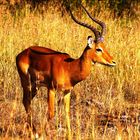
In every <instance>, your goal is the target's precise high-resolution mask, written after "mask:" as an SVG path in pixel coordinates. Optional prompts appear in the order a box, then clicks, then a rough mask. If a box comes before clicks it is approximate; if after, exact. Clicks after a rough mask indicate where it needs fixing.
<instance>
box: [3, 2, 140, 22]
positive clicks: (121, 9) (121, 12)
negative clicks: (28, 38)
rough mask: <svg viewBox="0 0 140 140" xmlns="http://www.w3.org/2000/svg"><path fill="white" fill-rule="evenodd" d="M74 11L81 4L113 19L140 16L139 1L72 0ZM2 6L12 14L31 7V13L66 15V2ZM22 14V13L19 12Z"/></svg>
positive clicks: (6, 4)
mask: <svg viewBox="0 0 140 140" xmlns="http://www.w3.org/2000/svg"><path fill="white" fill-rule="evenodd" d="M70 2H71V4H72V7H73V9H75V10H76V9H77V7H79V5H80V3H83V4H84V5H86V7H89V8H90V9H91V11H93V12H94V15H98V14H100V13H103V12H104V10H109V11H110V15H111V16H112V17H113V18H124V17H125V18H133V19H135V18H136V19H137V18H138V17H139V15H140V1H139V0H70ZM0 5H5V7H6V8H7V9H8V10H9V9H10V12H11V14H15V13H16V12H17V11H20V10H22V9H23V8H24V7H25V6H27V5H28V6H29V7H30V10H31V12H39V13H42V14H43V13H44V12H46V11H47V9H48V7H53V8H54V9H56V8H57V10H58V11H60V12H61V14H62V16H64V15H65V14H66V0H1V2H0ZM19 13H20V12H19Z"/></svg>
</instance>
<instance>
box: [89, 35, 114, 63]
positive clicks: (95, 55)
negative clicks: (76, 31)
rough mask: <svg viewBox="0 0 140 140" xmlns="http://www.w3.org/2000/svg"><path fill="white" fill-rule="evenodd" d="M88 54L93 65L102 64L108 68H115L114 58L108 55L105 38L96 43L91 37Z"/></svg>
mask: <svg viewBox="0 0 140 140" xmlns="http://www.w3.org/2000/svg"><path fill="white" fill-rule="evenodd" d="M87 45H88V47H89V48H90V49H89V51H88V53H89V56H90V58H91V60H92V61H93V63H96V62H97V63H101V64H104V65H107V66H115V65H116V63H115V61H114V60H113V57H112V56H111V55H110V54H109V53H108V51H107V50H106V48H105V45H104V43H103V38H102V39H101V40H100V41H98V42H96V41H95V40H94V39H93V38H92V37H91V36H89V37H88V43H87Z"/></svg>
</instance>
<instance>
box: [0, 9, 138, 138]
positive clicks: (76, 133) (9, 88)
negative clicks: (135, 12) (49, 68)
mask: <svg viewBox="0 0 140 140" xmlns="http://www.w3.org/2000/svg"><path fill="white" fill-rule="evenodd" d="M22 12H23V15H22V14H21V17H17V18H16V17H12V16H11V15H10V13H9V12H5V11H4V10H2V11H1V12H0V13H1V14H0V17H1V18H0V139H6V140H7V139H8V140H9V139H29V137H28V136H29V131H28V130H27V129H26V127H25V125H24V123H25V120H26V113H25V110H24V107H23V105H22V89H21V86H20V81H19V77H18V73H17V70H16V65H15V57H16V55H17V54H18V53H19V52H21V51H22V50H23V49H25V48H27V47H29V46H31V45H40V46H46V47H49V48H52V49H55V50H59V51H62V52H67V53H69V54H70V55H71V56H72V57H74V58H78V57H79V56H80V55H81V53H82V51H83V50H84V47H85V46H86V39H87V36H88V35H92V33H91V32H90V31H89V30H87V29H85V28H83V27H79V26H78V25H76V24H75V23H74V22H73V21H72V20H71V18H70V17H69V16H67V15H66V16H65V17H61V16H60V14H59V13H58V12H54V13H53V12H51V13H49V12H50V11H48V12H47V13H46V14H44V16H43V17H42V16H41V15H36V14H33V13H30V12H29V9H28V7H26V9H24V11H22ZM106 14H107V13H106ZM98 18H100V19H102V20H103V21H105V22H106V24H107V35H106V45H107V48H108V49H109V52H110V54H112V55H113V56H114V58H115V60H116V61H117V65H116V67H114V68H108V67H105V66H101V65H95V67H93V69H92V73H91V75H90V76H89V77H87V79H86V80H85V81H83V82H81V83H80V84H78V85H76V86H75V88H74V91H73V92H72V99H71V126H72V136H73V140H75V139H76V140H80V139H82V140H92V139H106V140H107V139H116V140H119V139H126V140H127V139H129V140H131V139H136V140H137V139H138V138H139V137H140V125H139V123H140V88H139V86H140V39H139V38H140V27H139V22H138V21H135V22H131V21H127V22H126V20H113V19H112V18H111V17H108V18H105V15H99V17H98ZM82 19H83V20H85V19H87V18H86V17H83V18H82ZM86 21H87V20H86ZM58 98H59V97H58ZM56 104H57V102H56ZM32 107H33V121H34V122H35V124H36V126H37V129H38V131H39V132H40V134H41V138H42V139H52V138H53V139H65V138H66V130H65V121H64V111H63V105H60V107H59V106H56V117H55V118H54V119H53V120H52V121H51V123H48V121H47V119H46V114H47V90H46V89H45V88H41V89H39V90H38V95H37V97H36V98H34V100H33V103H32ZM123 117H124V118H123ZM125 118H126V119H125Z"/></svg>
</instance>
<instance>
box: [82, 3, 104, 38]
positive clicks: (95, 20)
mask: <svg viewBox="0 0 140 140" xmlns="http://www.w3.org/2000/svg"><path fill="white" fill-rule="evenodd" d="M81 7H82V8H83V9H84V10H85V12H86V13H87V15H88V16H89V17H90V18H91V19H92V20H93V21H94V22H96V23H97V24H99V25H100V26H101V27H102V31H101V36H100V37H104V36H105V34H106V25H105V23H104V22H102V21H100V20H98V19H96V18H94V17H92V16H91V15H90V13H89V12H88V11H87V10H86V8H85V7H84V6H83V5H82V4H81Z"/></svg>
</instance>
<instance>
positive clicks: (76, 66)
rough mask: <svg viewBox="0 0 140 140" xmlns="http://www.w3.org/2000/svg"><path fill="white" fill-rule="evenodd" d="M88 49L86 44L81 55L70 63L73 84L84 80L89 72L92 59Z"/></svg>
mask: <svg viewBox="0 0 140 140" xmlns="http://www.w3.org/2000/svg"><path fill="white" fill-rule="evenodd" d="M89 49H90V48H89V47H88V46H87V47H86V48H85V50H84V52H83V53H82V55H81V57H80V58H78V59H76V60H75V61H74V62H73V63H71V72H72V73H71V80H72V83H73V84H76V83H78V82H80V81H82V80H84V79H85V78H86V77H87V76H88V75H89V74H90V71H91V66H92V60H91V59H90V56H89V54H90V53H89Z"/></svg>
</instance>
